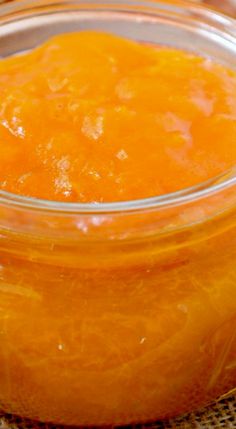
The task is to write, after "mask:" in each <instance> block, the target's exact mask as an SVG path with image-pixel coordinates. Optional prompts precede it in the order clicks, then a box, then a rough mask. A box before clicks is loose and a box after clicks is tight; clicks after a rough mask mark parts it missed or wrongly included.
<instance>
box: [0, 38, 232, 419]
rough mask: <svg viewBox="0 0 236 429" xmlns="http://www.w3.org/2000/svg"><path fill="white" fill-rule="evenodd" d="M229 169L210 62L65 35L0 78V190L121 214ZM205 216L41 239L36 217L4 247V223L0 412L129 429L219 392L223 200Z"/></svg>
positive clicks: (101, 223)
mask: <svg viewBox="0 0 236 429" xmlns="http://www.w3.org/2000/svg"><path fill="white" fill-rule="evenodd" d="M235 161H236V74H235V72H233V71H230V70H228V69H226V68H225V67H224V66H222V65H218V64H215V63H214V62H212V61H211V60H210V59H206V58H201V57H198V56H196V55H193V54H190V53H187V52H182V51H179V50H175V49H170V48H154V47H150V46H145V45H142V44H139V43H135V42H131V41H128V40H123V39H122V38H118V37H115V36H112V35H109V34H102V33H96V32H81V33H78V34H68V35H60V36H57V37H54V38H53V39H51V40H49V41H48V42H47V43H45V44H44V45H43V46H40V47H38V48H37V49H35V50H33V51H32V52H29V53H26V54H24V55H21V56H15V57H12V58H8V59H3V60H1V61H0V184H1V186H0V188H1V189H2V190H5V191H10V192H13V193H15V194H21V195H24V196H33V197H38V198H44V199H49V200H59V201H66V202H76V201H78V202H96V203H101V202H111V201H121V200H133V199H137V198H145V197H151V196H157V195H161V194H166V193H169V192H173V191H177V190H180V189H183V188H185V187H188V186H192V185H195V184H197V183H200V182H203V181H206V180H208V179H210V178H212V177H214V176H217V175H219V174H221V173H223V172H224V171H226V170H227V169H229V168H230V167H232V166H233V165H234V164H235ZM212 198H214V204H213V208H214V205H215V206H217V207H218V206H219V207H220V209H219V210H218V212H217V216H215V218H214V217H209V216H208V212H210V210H211V208H212V204H210V203H209V202H208V200H207V201H206V202H205V203H204V204H203V205H201V202H198V201H197V202H196V203H195V205H194V206H193V207H194V208H193V209H189V207H187V204H186V206H183V208H182V211H181V210H180V209H178V207H175V206H174V207H173V208H171V209H170V210H173V211H168V210H167V212H168V213H167V214H166V217H165V212H164V210H163V211H160V212H159V211H158V210H156V211H152V212H150V222H149V221H148V219H149V212H147V213H146V214H144V215H143V214H142V213H140V212H138V213H136V212H134V213H128V214H127V216H126V215H125V214H124V213H123V212H122V213H121V214H117V213H116V214H114V215H113V214H103V215H99V214H94V213H92V214H91V215H87V216H80V215H79V214H77V215H75V216H74V217H73V216H72V215H71V216H69V215H68V217H66V220H65V218H64V217H63V216H64V215H62V214H60V220H59V221H58V219H57V218H56V215H55V213H54V212H53V213H51V212H50V215H48V218H47V223H46V227H45V228H48V229H47V231H48V235H47V234H46V233H45V234H44V235H43V233H42V230H43V227H42V225H44V226H45V222H44V223H43V222H42V223H40V222H38V223H37V225H36V226H35V224H34V223H33V220H32V224H31V219H33V216H35V212H36V210H34V211H33V210H32V211H30V210H29V213H28V212H27V214H26V213H25V211H20V210H19V213H18V215H16V214H12V212H10V213H11V214H10V216H9V218H10V221H9V222H11V224H13V227H14V225H15V224H17V225H19V224H20V225H21V222H22V224H23V223H24V222H25V223H26V221H25V219H26V218H27V216H28V218H27V219H29V222H28V224H29V225H28V231H30V234H29V236H28V235H27V234H22V233H18V232H17V231H16V232H14V233H12V232H11V231H8V229H6V228H5V229H4V228H3V227H2V223H3V224H4V221H5V220H6V218H7V215H6V212H4V213H5V215H4V216H5V217H1V219H2V221H1V224H0V407H1V408H2V409H4V410H5V411H7V412H9V413H15V414H18V415H21V416H24V417H29V418H32V419H37V420H41V421H50V422H54V423H63V424H68V425H70V424H73V425H92V426H94V425H101V424H126V423H127V424H129V423H131V422H146V421H149V420H150V421H154V420H155V419H160V418H167V417H170V416H174V415H177V414H179V413H182V412H185V411H189V410H192V409H194V408H196V407H198V406H201V405H204V404H206V403H208V402H210V401H212V400H213V399H215V398H216V397H218V396H220V395H222V394H225V393H226V392H227V391H229V390H231V389H233V388H234V387H235V386H236V268H235V260H236V229H235V213H233V212H232V211H231V212H228V211H227V210H226V208H225V207H226V203H227V204H228V200H227V198H226V196H225V194H224V197H223V196H221V194H220V195H216V196H213V197H212ZM228 205H229V204H228ZM95 207H96V206H95ZM224 209H225V210H224ZM175 210H176V212H175ZM178 210H179V211H180V213H178V222H175V218H176V217H177V214H176V213H177V212H178ZM1 213H2V212H1ZM14 213H15V212H14ZM40 213H41V212H40ZM31 216H32V218H31ZM45 216H46V215H45ZM142 216H144V218H142ZM172 218H174V221H172ZM40 219H41V218H40ZM55 219H56V220H55ZM117 219H118V220H117ZM142 219H144V221H143V222H142ZM166 219H167V220H166ZM202 219H206V222H201V221H200V220H202ZM7 220H9V219H8V218H7ZM56 221H58V222H61V223H60V225H61V230H60V233H61V235H60V236H59V238H58V236H56V233H55V237H56V238H55V237H54V235H53V234H54V232H55V231H54V228H56V227H55V224H56ZM116 222H117V223H116ZM144 222H145V225H144ZM72 224H73V228H74V230H73V231H75V233H74V236H71V235H69V233H68V231H69V232H70V227H71V225H72ZM147 224H148V228H146V225H147ZM162 224H163V225H164V224H167V226H168V228H167V232H166V230H164V228H163V229H162ZM182 224H183V225H185V224H188V227H186V225H185V228H181V225H182ZM189 224H190V226H189ZM32 225H33V226H32ZM114 225H115V226H114ZM137 225H139V226H140V230H139V231H138V232H137V231H136V230H135V228H137ZM160 225H161V226H160ZM34 228H35V231H34ZM50 228H51V229H52V234H51V230H50ZM76 228H77V229H76ZM116 228H117V229H118V228H119V233H118V232H117V229H116ZM133 230H135V233H133ZM98 231H101V232H100V233H99V232H98ZM160 232H161V233H160ZM67 233H68V234H67ZM96 234H100V235H99V236H98V238H97V236H96ZM132 234H133V235H132ZM135 234H136V235H135ZM94 236H96V240H95V239H94ZM32 237H33V238H32ZM78 237H79V238H78ZM117 237H118V238H117ZM29 427H32V426H30V425H29Z"/></svg>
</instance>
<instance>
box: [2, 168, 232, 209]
mask: <svg viewBox="0 0 236 429" xmlns="http://www.w3.org/2000/svg"><path fill="white" fill-rule="evenodd" d="M235 185H236V167H233V168H232V169H230V170H229V171H227V172H224V173H223V174H221V175H219V176H217V177H214V178H213V179H210V180H208V181H206V182H203V183H200V184H197V185H196V186H193V187H189V188H185V189H182V190H180V191H177V192H174V193H170V194H164V195H160V196H157V197H151V198H143V199H140V200H131V201H121V202H115V203H64V202H60V201H49V200H43V199H38V198H32V197H24V196H21V195H16V194H12V193H10V192H5V191H0V204H1V205H10V206H15V207H22V208H26V209H33V210H40V211H44V210H45V211H50V212H62V213H71V214H79V213H83V214H89V213H112V212H113V213H115V212H116V213H117V212H122V213H124V212H130V211H138V210H145V209H159V208H162V209H163V208H167V207H171V206H180V205H182V204H186V203H190V202H194V201H197V200H198V199H201V198H206V197H210V196H212V195H214V194H218V193H220V192H222V191H224V190H226V189H228V188H232V187H233V186H235Z"/></svg>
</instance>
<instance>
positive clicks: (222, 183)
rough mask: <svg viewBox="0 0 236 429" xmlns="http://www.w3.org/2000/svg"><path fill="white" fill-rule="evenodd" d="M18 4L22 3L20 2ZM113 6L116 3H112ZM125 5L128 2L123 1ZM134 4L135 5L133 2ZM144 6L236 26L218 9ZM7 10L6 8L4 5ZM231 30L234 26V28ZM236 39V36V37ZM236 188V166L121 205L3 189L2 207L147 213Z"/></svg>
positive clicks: (166, 1)
mask: <svg viewBox="0 0 236 429" xmlns="http://www.w3.org/2000/svg"><path fill="white" fill-rule="evenodd" d="M106 2H107V3H110V0H106V1H105V2H103V5H104V3H106ZM17 3H18V2H17ZM42 3H43V2H42V0H41V1H40V0H39V4H42ZM57 3H60V0H59V2H58V1H55V0H51V1H49V2H47V5H48V6H53V5H56V4H57ZM111 3H112V2H111ZM122 3H124V1H122ZM132 3H133V2H132ZM141 3H143V4H145V3H146V4H150V3H152V4H153V3H155V6H158V5H159V6H162V7H163V8H166V7H167V8H168V6H169V7H171V6H176V5H177V6H182V7H183V8H185V7H188V9H189V11H192V12H196V11H197V14H198V13H199V15H198V18H200V19H201V18H202V16H201V13H200V11H207V12H208V13H209V12H210V14H208V16H207V21H208V22H209V18H210V20H211V21H212V24H216V25H217V27H218V26H219V24H222V27H223V30H225V26H226V23H227V22H228V23H230V24H231V25H232V23H234V24H235V23H236V20H234V19H233V18H231V17H226V16H224V15H223V14H221V13H220V12H218V11H217V12H216V11H215V10H211V9H210V8H208V7H206V6H205V5H202V4H199V3H198V4H192V5H189V3H187V2H186V0H158V1H156V0H155V2H154V1H153V0H151V1H150V0H148V1H147V2H146V0H142V2H141ZM22 4H23V5H27V4H29V5H31V6H32V3H31V1H30V0H24V2H21V6H22ZM92 4H93V5H94V6H96V2H94V0H93V1H92ZM14 6H15V1H14V0H11V1H9V2H8V1H5V8H9V7H10V9H12V8H13V9H14ZM2 7H4V5H2ZM230 29H231V26H230ZM234 37H235V34H234ZM235 185H236V165H234V166H233V168H231V169H230V170H228V171H226V172H225V171H224V172H223V173H221V174H220V175H219V176H216V177H214V178H211V179H209V180H207V181H204V182H201V183H198V184H197V185H195V186H191V187H187V188H183V189H181V190H179V191H176V192H173V193H167V194H163V195H160V196H153V197H149V198H142V199H135V200H128V201H119V202H104V203H96V202H93V203H80V202H74V203H71V202H61V201H53V200H45V199H40V198H33V197H27V196H22V195H18V194H13V193H10V192H6V191H3V190H0V205H2V206H8V207H12V208H14V207H15V208H23V209H30V210H35V211H40V212H42V211H43V212H44V211H45V212H60V213H64V214H90V213H95V214H104V213H126V212H127V213H128V212H132V211H143V210H149V209H163V208H168V207H171V206H181V205H184V204H186V203H191V202H194V201H197V200H199V199H202V198H207V197H210V196H212V195H215V194H218V193H220V192H223V191H225V190H227V189H230V188H233V187H234V186H235Z"/></svg>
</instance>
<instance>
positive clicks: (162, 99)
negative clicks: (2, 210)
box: [0, 32, 236, 202]
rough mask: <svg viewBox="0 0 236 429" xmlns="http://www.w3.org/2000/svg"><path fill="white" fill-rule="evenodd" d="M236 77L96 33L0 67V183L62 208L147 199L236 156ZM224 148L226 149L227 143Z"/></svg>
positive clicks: (58, 40)
mask: <svg viewBox="0 0 236 429" xmlns="http://www.w3.org/2000/svg"><path fill="white" fill-rule="evenodd" d="M235 95H236V74H235V73H234V72H232V71H229V70H227V69H226V68H224V67H223V66H220V65H217V64H214V63H213V62H211V61H210V60H208V59H205V58H200V57H197V56H195V55H192V54H189V53H186V52H181V51H178V50H174V49H170V48H161V49H155V48H153V47H148V46H145V45H142V44H138V43H134V42H131V41H128V40H123V39H121V38H118V37H115V36H112V35H109V34H103V33H95V32H82V33H78V34H67V35H61V36H57V37H55V38H53V39H51V40H49V41H48V42H47V43H46V44H44V45H43V46H41V47H39V48H38V49H36V50H34V51H32V52H30V53H28V54H26V55H22V56H20V57H19V56H18V57H13V58H9V59H6V60H2V61H1V62H0V97H1V110H0V153H1V157H0V184H1V188H2V189H3V190H7V191H10V192H13V193H17V194H21V195H26V196H34V197H38V198H44V199H49V200H58V201H68V202H69V201H80V202H107V201H124V200H126V201H127V200H133V199H139V198H146V197H151V196H157V195H161V194H166V193H169V192H174V191H177V190H180V189H183V188H185V187H188V186H192V185H195V184H197V183H201V182H204V181H206V180H207V179H209V178H212V177H214V176H217V175H218V174H220V173H222V172H223V171H225V170H227V169H228V168H230V167H231V166H232V165H233V164H234V163H235V159H236V144H235V135H236V120H235V119H236V96H235ZM222 141H224V144H222Z"/></svg>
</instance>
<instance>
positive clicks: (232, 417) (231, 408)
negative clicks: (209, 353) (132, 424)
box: [0, 396, 236, 429]
mask: <svg viewBox="0 0 236 429" xmlns="http://www.w3.org/2000/svg"><path fill="white" fill-rule="evenodd" d="M194 428H195V429H222V428H224V429H227V428H229V429H235V428H236V396H231V397H229V398H226V399H224V400H221V401H219V402H217V403H216V404H214V405H212V406H211V407H207V408H205V409H203V410H200V411H198V412H195V413H191V414H189V415H186V416H183V417H180V418H178V419H175V420H171V421H169V422H160V423H156V424H152V425H151V424H150V425H139V426H137V429H194ZM0 429H63V428H62V427H61V426H55V425H47V424H43V423H36V422H32V421H29V420H22V419H20V418H16V417H12V416H4V415H3V414H2V415H1V416H0ZM65 429H75V428H72V427H70V428H68V427H67V428H65ZM133 429H135V428H133Z"/></svg>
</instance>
